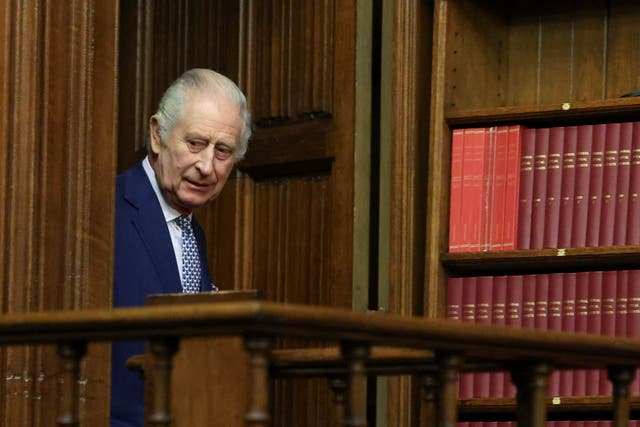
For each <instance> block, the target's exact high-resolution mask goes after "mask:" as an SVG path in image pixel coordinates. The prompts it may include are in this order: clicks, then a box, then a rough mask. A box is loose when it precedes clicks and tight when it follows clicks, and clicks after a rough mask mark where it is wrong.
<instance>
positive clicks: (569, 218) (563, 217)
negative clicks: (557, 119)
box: [557, 126, 578, 248]
mask: <svg viewBox="0 0 640 427" xmlns="http://www.w3.org/2000/svg"><path fill="white" fill-rule="evenodd" d="M577 147H578V127H577V126H567V127H566V128H565V130H564V147H563V152H562V186H561V189H560V212H559V213H558V216H559V224H558V242H557V243H558V247H559V248H568V247H571V226H572V224H573V204H574V200H573V196H574V192H575V185H576V150H577Z"/></svg>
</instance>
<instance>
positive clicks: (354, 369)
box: [341, 343, 370, 427]
mask: <svg viewBox="0 0 640 427" xmlns="http://www.w3.org/2000/svg"><path fill="white" fill-rule="evenodd" d="M341 352H342V357H343V358H344V360H345V361H346V363H347V369H348V371H349V376H348V380H347V389H348V391H347V404H346V406H345V414H344V419H343V420H344V421H343V425H344V426H349V427H365V426H366V425H367V373H366V367H365V365H366V362H367V359H368V357H369V352H370V346H369V345H368V344H355V343H343V344H342V345H341Z"/></svg>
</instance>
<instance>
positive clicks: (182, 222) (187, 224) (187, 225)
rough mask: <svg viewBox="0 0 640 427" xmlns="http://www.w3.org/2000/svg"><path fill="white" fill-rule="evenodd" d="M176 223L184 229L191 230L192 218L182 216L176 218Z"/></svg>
mask: <svg viewBox="0 0 640 427" xmlns="http://www.w3.org/2000/svg"><path fill="white" fill-rule="evenodd" d="M176 224H178V227H180V228H181V229H182V231H191V218H189V217H186V216H180V217H178V218H176Z"/></svg>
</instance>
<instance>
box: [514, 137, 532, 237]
mask: <svg viewBox="0 0 640 427" xmlns="http://www.w3.org/2000/svg"><path fill="white" fill-rule="evenodd" d="M535 149H536V129H524V130H523V131H522V145H521V154H520V192H519V193H520V194H519V204H518V238H517V241H516V242H517V247H518V249H531V213H532V210H531V209H532V207H533V167H534V157H535Z"/></svg>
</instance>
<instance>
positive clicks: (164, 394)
mask: <svg viewBox="0 0 640 427" xmlns="http://www.w3.org/2000/svg"><path fill="white" fill-rule="evenodd" d="M149 350H150V352H151V355H152V372H153V379H152V381H153V401H152V402H151V404H152V407H151V408H150V414H149V420H148V421H147V425H149V426H154V427H155V426H162V427H169V426H171V421H172V417H171V370H172V365H173V356H174V355H175V354H176V352H177V351H178V340H177V339H176V338H165V339H154V340H152V341H150V342H149Z"/></svg>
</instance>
